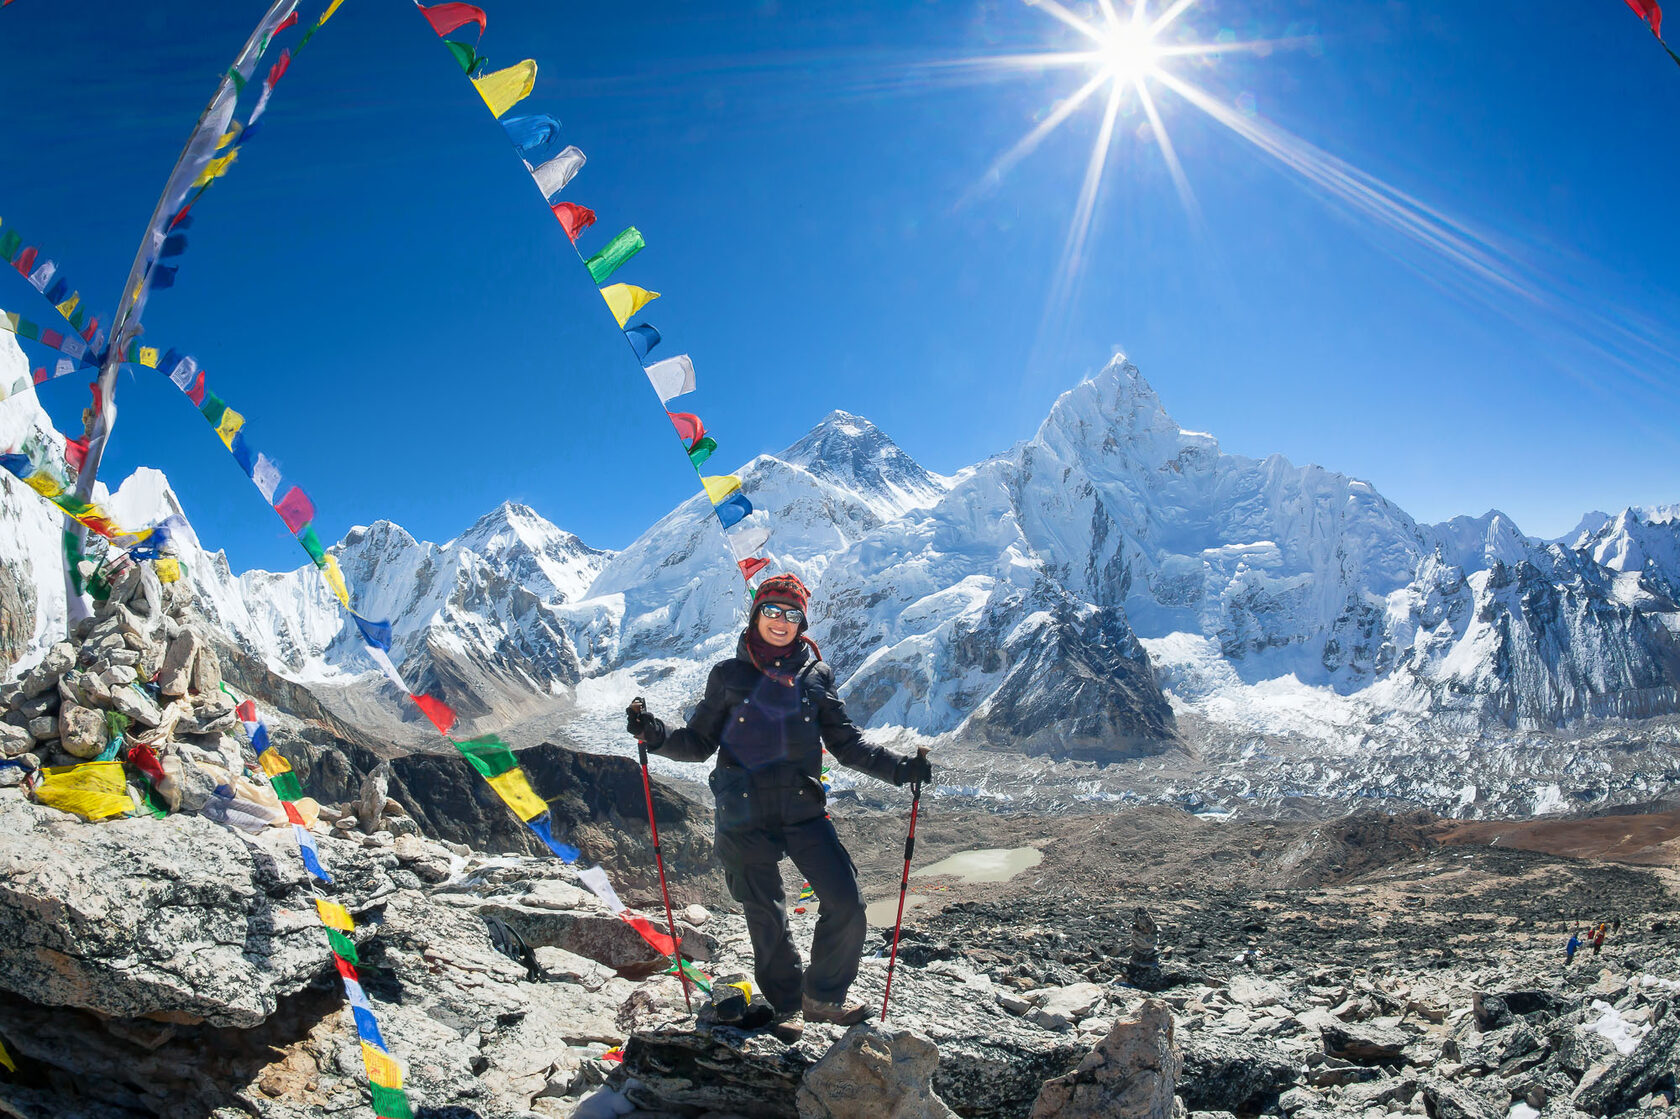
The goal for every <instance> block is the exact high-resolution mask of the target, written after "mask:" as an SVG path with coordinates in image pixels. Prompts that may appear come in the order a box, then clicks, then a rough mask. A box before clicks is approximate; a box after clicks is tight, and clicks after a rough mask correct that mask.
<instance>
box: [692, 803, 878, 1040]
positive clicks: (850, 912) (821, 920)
mask: <svg viewBox="0 0 1680 1119" xmlns="http://www.w3.org/2000/svg"><path fill="white" fill-rule="evenodd" d="M717 853H718V859H719V860H720V861H721V862H722V863H723V876H724V880H725V881H726V882H727V883H728V884H729V892H730V894H732V895H733V896H734V898H735V900H736V901H738V902H740V903H741V908H742V909H743V910H744V911H745V912H746V917H747V930H748V932H749V933H750V934H751V936H752V946H753V978H754V980H755V981H756V983H757V985H758V989H759V990H760V991H762V992H764V997H765V998H766V999H768V1000H770V1005H772V1006H774V1007H775V1008H776V1013H777V1014H789V1013H792V1012H793V1011H796V1010H798V1009H799V1006H800V994H801V992H803V993H804V994H807V995H809V996H811V998H813V999H816V1000H817V1001H819V1002H844V1001H845V998H846V992H847V991H848V990H850V989H851V986H852V980H854V979H856V978H857V972H858V958H859V956H860V955H861V953H862V951H863V941H864V937H865V936H866V935H867V933H868V920H867V919H866V918H865V916H864V910H863V895H862V893H860V892H859V891H858V884H857V868H856V867H855V866H853V865H852V859H851V856H850V855H848V854H846V849H845V847H843V846H841V844H840V837H839V835H837V834H836V833H835V831H834V825H833V823H831V822H830V821H829V819H828V817H827V816H818V817H816V818H815V819H811V820H806V821H803V822H801V823H797V824H783V825H780V826H778V827H757V828H741V829H728V830H725V829H722V828H720V829H718V833H717ZM784 857H786V858H790V859H792V860H793V865H794V866H796V867H798V868H799V872H800V873H801V874H803V875H804V876H805V880H806V881H807V882H809V883H810V884H811V889H812V890H814V891H815V892H816V895H817V901H818V903H819V905H820V908H819V909H818V911H817V930H816V934H815V935H814V936H813V937H812V939H811V964H810V966H809V967H804V968H802V967H801V964H800V959H799V950H798V949H797V948H795V947H794V945H793V937H792V935H791V934H790V933H789V932H788V922H787V898H786V897H785V896H784V894H783V892H782V870H781V861H782V859H783V858H784Z"/></svg>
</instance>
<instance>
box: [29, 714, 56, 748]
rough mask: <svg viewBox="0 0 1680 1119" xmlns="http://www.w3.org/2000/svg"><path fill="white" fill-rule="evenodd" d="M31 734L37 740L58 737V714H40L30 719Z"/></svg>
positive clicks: (42, 740) (41, 740) (43, 740)
mask: <svg viewBox="0 0 1680 1119" xmlns="http://www.w3.org/2000/svg"><path fill="white" fill-rule="evenodd" d="M29 733H30V736H31V737H33V738H34V739H35V741H37V742H45V741H46V740H47V739H49V738H57V737H58V716H57V715H38V716H36V717H35V718H33V719H31V720H29Z"/></svg>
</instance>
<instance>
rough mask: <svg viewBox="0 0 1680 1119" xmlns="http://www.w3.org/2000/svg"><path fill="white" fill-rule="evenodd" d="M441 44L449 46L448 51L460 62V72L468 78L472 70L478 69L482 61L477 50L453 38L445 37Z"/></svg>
mask: <svg viewBox="0 0 1680 1119" xmlns="http://www.w3.org/2000/svg"><path fill="white" fill-rule="evenodd" d="M443 45H444V46H446V47H448V48H449V53H450V54H452V55H454V56H455V61H456V62H459V63H460V64H461V70H462V72H463V73H465V74H466V75H467V77H469V78H470V77H472V73H473V71H474V70H476V69H478V67H479V64H480V63H481V62H483V61H484V59H482V58H480V57H479V54H478V52H477V51H475V50H473V49H472V48H471V47H469V46H468V45H467V44H465V43H457V42H456V41H455V40H454V39H445V40H444V41H443Z"/></svg>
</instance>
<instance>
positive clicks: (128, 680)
mask: <svg viewBox="0 0 1680 1119" xmlns="http://www.w3.org/2000/svg"><path fill="white" fill-rule="evenodd" d="M136 655H138V654H136ZM138 679H140V674H139V673H138V672H136V671H135V670H134V669H133V668H132V667H130V666H129V665H126V664H113V665H110V666H109V667H107V668H106V669H105V670H104V671H102V672H100V674H99V681H100V683H102V684H104V685H105V686H106V687H107V688H124V687H127V686H128V685H130V684H132V683H134V681H136V680H138Z"/></svg>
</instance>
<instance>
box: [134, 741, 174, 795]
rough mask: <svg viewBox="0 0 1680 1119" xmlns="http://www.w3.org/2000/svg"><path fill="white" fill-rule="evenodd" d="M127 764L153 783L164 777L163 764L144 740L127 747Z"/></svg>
mask: <svg viewBox="0 0 1680 1119" xmlns="http://www.w3.org/2000/svg"><path fill="white" fill-rule="evenodd" d="M128 764H129V765H131V766H133V767H134V768H135V769H138V770H139V771H140V772H141V773H144V774H145V775H146V776H147V777H149V778H150V779H151V782H152V784H154V785H155V784H157V783H158V782H159V781H162V780H163V779H164V777H165V774H164V772H163V765H162V764H161V763H160V762H159V761H158V757H157V755H156V754H154V753H153V752H152V748H151V747H150V746H147V745H146V744H145V743H144V742H137V743H135V744H134V745H133V746H130V747H129V748H128Z"/></svg>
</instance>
